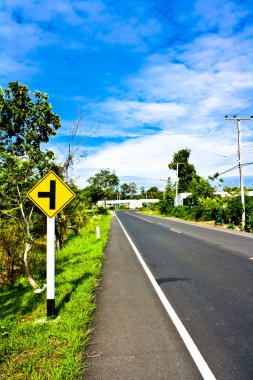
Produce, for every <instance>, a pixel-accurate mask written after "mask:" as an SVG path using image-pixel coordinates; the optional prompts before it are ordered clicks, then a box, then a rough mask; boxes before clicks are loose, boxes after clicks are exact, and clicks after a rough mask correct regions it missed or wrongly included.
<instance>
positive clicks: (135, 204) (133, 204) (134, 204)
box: [97, 199, 159, 209]
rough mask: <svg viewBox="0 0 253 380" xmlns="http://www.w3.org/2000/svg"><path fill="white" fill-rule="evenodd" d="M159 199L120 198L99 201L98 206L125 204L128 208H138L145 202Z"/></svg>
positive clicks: (154, 201) (155, 201)
mask: <svg viewBox="0 0 253 380" xmlns="http://www.w3.org/2000/svg"><path fill="white" fill-rule="evenodd" d="M157 202H159V199H118V200H111V201H98V202H97V205H98V206H104V207H110V206H115V207H117V206H125V207H126V208H130V209H136V208H141V207H143V203H146V204H147V203H150V204H152V203H157Z"/></svg>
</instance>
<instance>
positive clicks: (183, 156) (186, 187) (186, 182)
mask: <svg viewBox="0 0 253 380" xmlns="http://www.w3.org/2000/svg"><path fill="white" fill-rule="evenodd" d="M190 153H191V151H190V149H181V150H179V151H178V152H177V153H174V155H173V159H172V162H171V163H170V164H169V165H168V167H169V169H172V170H178V193H184V192H189V191H190V186H191V182H192V179H193V178H198V176H197V174H196V170H195V167H194V165H192V164H189V157H190Z"/></svg>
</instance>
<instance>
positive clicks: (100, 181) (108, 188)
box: [87, 169, 119, 199]
mask: <svg viewBox="0 0 253 380" xmlns="http://www.w3.org/2000/svg"><path fill="white" fill-rule="evenodd" d="M87 182H88V183H89V184H90V185H91V186H95V187H99V188H101V189H102V190H103V191H104V199H113V198H115V196H116V191H117V187H118V185H119V178H118V177H117V175H116V173H115V171H112V172H110V170H109V169H102V170H100V171H99V172H98V173H96V174H95V175H94V176H93V177H90V178H89V179H88V180H87Z"/></svg>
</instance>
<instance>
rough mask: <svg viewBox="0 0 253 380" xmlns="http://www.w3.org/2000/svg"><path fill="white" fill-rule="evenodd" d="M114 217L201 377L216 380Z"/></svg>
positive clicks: (206, 379)
mask: <svg viewBox="0 0 253 380" xmlns="http://www.w3.org/2000/svg"><path fill="white" fill-rule="evenodd" d="M116 218H117V220H118V222H119V224H120V226H121V228H122V230H123V231H124V233H125V235H126V237H127V239H128V241H129V243H130V244H131V246H132V248H133V250H134V252H135V254H136V256H137V257H138V259H139V261H140V263H141V265H142V267H143V269H144V271H145V272H146V274H147V276H148V278H149V280H150V282H151V284H152V285H153V287H154V289H155V291H156V293H157V295H158V297H159V298H160V300H161V302H162V304H163V306H164V308H165V309H166V311H167V313H168V314H169V316H170V318H171V320H172V322H173V323H174V325H175V327H176V329H177V331H178V333H179V335H180V336H181V338H182V340H183V342H184V344H185V345H186V347H187V349H188V351H189V353H190V355H191V357H192V359H193V360H194V362H195V364H196V366H197V367H198V369H199V372H200V373H201V375H202V377H203V379H204V380H216V379H215V376H214V375H213V373H212V371H211V370H210V368H209V367H208V365H207V363H206V361H205V359H204V358H203V356H202V355H201V353H200V352H199V350H198V348H197V346H196V344H195V343H194V342H193V340H192V338H191V337H190V335H189V333H188V331H187V330H186V328H185V327H184V325H183V324H182V322H181V320H180V319H179V317H178V316H177V314H176V312H175V310H174V309H173V307H172V306H171V304H170V303H169V301H168V300H167V298H166V296H165V294H164V293H163V291H162V289H161V288H160V286H159V285H158V284H157V282H156V280H155V278H154V276H153V275H152V273H151V272H150V270H149V268H148V266H147V265H146V263H145V261H144V260H143V258H142V256H141V254H140V252H139V251H138V249H137V248H136V246H135V245H134V243H133V241H132V239H131V238H130V236H129V235H128V233H127V232H126V230H125V228H124V227H123V225H122V223H121V221H120V220H119V218H118V216H117V215H116Z"/></svg>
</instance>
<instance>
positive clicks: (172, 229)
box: [170, 228, 182, 234]
mask: <svg viewBox="0 0 253 380" xmlns="http://www.w3.org/2000/svg"><path fill="white" fill-rule="evenodd" d="M170 230H171V231H173V232H176V233H177V234H181V233H182V232H181V231H178V230H176V229H175V228H170Z"/></svg>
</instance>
